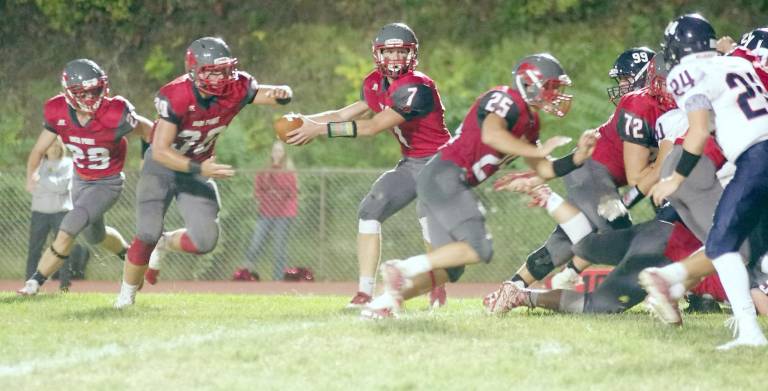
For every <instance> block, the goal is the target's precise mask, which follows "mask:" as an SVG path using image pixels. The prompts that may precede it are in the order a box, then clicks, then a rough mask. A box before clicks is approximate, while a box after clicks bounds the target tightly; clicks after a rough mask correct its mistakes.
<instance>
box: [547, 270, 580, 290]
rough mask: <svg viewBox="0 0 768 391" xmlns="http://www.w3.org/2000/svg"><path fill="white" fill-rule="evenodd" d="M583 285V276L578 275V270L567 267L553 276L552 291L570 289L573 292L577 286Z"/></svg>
mask: <svg viewBox="0 0 768 391" xmlns="http://www.w3.org/2000/svg"><path fill="white" fill-rule="evenodd" d="M581 283H582V280H581V275H579V273H576V270H573V269H571V268H570V267H566V268H565V269H563V270H562V271H560V272H559V273H557V274H555V275H554V276H552V289H569V290H573V289H574V288H576V285H579V284H581Z"/></svg>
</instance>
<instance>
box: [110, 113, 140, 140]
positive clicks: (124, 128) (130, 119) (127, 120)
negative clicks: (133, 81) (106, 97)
mask: <svg viewBox="0 0 768 391" xmlns="http://www.w3.org/2000/svg"><path fill="white" fill-rule="evenodd" d="M137 124H138V120H137V119H136V117H134V111H133V106H131V105H127V106H125V110H123V115H122V116H121V117H120V124H118V125H117V131H116V132H115V140H120V139H121V138H122V137H123V136H125V135H126V134H128V133H131V131H132V130H133V129H134V128H135V127H136V125H137Z"/></svg>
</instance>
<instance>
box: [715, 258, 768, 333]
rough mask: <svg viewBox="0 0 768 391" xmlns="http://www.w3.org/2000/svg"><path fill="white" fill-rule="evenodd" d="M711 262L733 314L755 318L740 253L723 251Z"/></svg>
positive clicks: (745, 270) (747, 279)
mask: <svg viewBox="0 0 768 391" xmlns="http://www.w3.org/2000/svg"><path fill="white" fill-rule="evenodd" d="M712 264H714V265H715V269H717V274H718V275H719V276H720V281H721V282H722V283H723V288H724V289H725V294H726V295H727V296H728V301H729V302H730V303H731V309H732V310H733V316H734V317H736V319H742V318H756V316H757V315H756V312H755V304H754V303H753V302H752V296H750V293H749V276H748V275H747V269H746V268H745V267H744V263H743V261H742V258H741V255H739V253H737V252H733V253H725V254H723V255H721V256H719V257H717V258H715V259H714V260H713V261H712Z"/></svg>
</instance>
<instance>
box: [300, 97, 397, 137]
mask: <svg viewBox="0 0 768 391" xmlns="http://www.w3.org/2000/svg"><path fill="white" fill-rule="evenodd" d="M363 106H364V109H363ZM367 112H368V106H367V105H365V103H363V102H357V103H354V104H352V105H350V106H347V107H345V108H344V109H341V110H339V111H336V112H326V113H321V115H318V116H309V117H304V124H303V125H302V126H301V127H300V128H298V129H296V130H293V131H292V132H290V133H288V144H294V145H301V144H305V143H307V142H308V141H309V140H311V139H313V138H315V137H318V136H322V135H326V136H328V137H357V136H373V135H376V134H378V133H379V132H381V131H383V130H386V129H390V128H393V127H395V126H397V125H399V124H401V123H403V122H405V118H404V117H403V116H402V115H400V114H399V113H398V112H397V111H395V110H393V109H391V108H387V109H384V110H383V111H381V112H379V113H377V114H376V115H374V116H373V117H372V118H371V119H361V120H351V119H353V118H358V117H361V116H362V115H363V114H365V113H367ZM315 118H317V119H340V120H341V121H327V122H317V121H316V120H315Z"/></svg>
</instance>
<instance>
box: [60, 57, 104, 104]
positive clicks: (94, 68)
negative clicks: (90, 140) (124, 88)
mask: <svg viewBox="0 0 768 391" xmlns="http://www.w3.org/2000/svg"><path fill="white" fill-rule="evenodd" d="M61 86H62V88H63V89H64V98H65V99H66V100H67V103H68V104H69V105H70V106H72V108H73V109H75V110H78V111H83V112H86V113H93V112H95V111H96V110H98V109H99V107H100V106H101V102H102V101H103V100H104V97H105V96H108V95H109V81H108V79H107V74H106V73H105V72H104V71H103V70H102V69H101V67H99V65H98V64H96V63H95V62H93V61H91V60H88V59H85V58H81V59H78V60H73V61H70V62H68V63H67V65H66V66H65V67H64V71H63V72H62V73H61Z"/></svg>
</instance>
